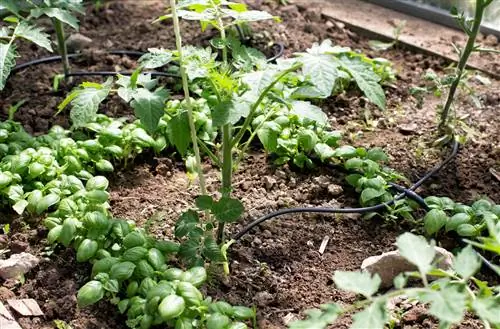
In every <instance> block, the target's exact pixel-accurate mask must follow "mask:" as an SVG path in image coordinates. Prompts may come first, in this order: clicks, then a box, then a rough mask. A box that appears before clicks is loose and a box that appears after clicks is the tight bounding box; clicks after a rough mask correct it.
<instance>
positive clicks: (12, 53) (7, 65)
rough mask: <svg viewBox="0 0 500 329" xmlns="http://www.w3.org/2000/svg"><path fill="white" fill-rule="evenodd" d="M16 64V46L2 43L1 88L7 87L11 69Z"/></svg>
mask: <svg viewBox="0 0 500 329" xmlns="http://www.w3.org/2000/svg"><path fill="white" fill-rule="evenodd" d="M15 65H16V46H15V45H13V44H10V43H0V90H3V88H5V84H6V83H7V78H8V77H9V74H10V71H11V70H12V68H13V67H14V66H15Z"/></svg>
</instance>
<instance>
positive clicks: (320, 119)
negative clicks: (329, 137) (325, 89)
mask: <svg viewBox="0 0 500 329" xmlns="http://www.w3.org/2000/svg"><path fill="white" fill-rule="evenodd" d="M291 113H293V114H295V115H297V116H298V117H299V118H303V119H309V120H311V121H314V122H316V123H318V124H319V125H326V124H327V123H328V117H327V116H326V114H325V113H324V112H323V111H322V110H321V108H319V107H318V106H316V105H313V104H311V103H310V102H303V101H294V102H292V108H291Z"/></svg>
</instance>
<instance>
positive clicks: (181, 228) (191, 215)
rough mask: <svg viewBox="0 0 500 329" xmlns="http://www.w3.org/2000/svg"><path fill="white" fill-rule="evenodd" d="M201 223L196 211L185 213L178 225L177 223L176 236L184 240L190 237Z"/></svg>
mask: <svg viewBox="0 0 500 329" xmlns="http://www.w3.org/2000/svg"><path fill="white" fill-rule="evenodd" d="M199 221H200V219H199V217H198V214H197V213H196V212H195V211H193V210H188V211H186V212H184V213H183V214H182V215H181V217H180V218H179V220H178V221H177V223H175V232H174V233H175V236H176V237H177V238H182V237H184V236H186V235H188V233H189V232H190V231H192V230H193V229H194V228H195V227H196V225H197V224H198V223H199Z"/></svg>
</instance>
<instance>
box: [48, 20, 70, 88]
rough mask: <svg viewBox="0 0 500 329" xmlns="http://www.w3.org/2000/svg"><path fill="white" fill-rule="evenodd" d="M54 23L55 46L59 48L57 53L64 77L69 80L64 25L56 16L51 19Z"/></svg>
mask: <svg viewBox="0 0 500 329" xmlns="http://www.w3.org/2000/svg"><path fill="white" fill-rule="evenodd" d="M52 23H53V24H54V29H55V30H56V37H57V48H58V50H59V55H60V56H61V57H62V64H63V72H64V78H65V79H68V81H69V82H71V80H72V79H71V77H68V74H69V59H68V49H67V48H66V38H65V37H64V26H63V23H62V22H61V21H60V20H58V19H57V18H53V19H52Z"/></svg>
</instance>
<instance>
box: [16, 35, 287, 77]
mask: <svg viewBox="0 0 500 329" xmlns="http://www.w3.org/2000/svg"><path fill="white" fill-rule="evenodd" d="M273 47H278V51H277V52H276V54H275V55H274V56H272V57H270V58H268V59H267V61H268V62H269V63H271V62H274V61H275V60H277V59H278V58H280V57H281V56H283V53H284V52H285V46H284V45H283V44H282V43H276V44H274V45H273ZM108 53H109V54H111V55H127V56H133V57H141V56H142V55H144V54H146V53H144V52H142V51H135V50H111V51H109V52H108ZM82 55H83V54H80V53H74V54H68V58H70V59H72V58H77V57H80V56H82ZM61 60H62V56H49V57H42V58H39V59H35V60H32V61H28V62H25V63H22V64H19V65H16V66H15V67H14V68H13V69H12V70H11V73H12V74H15V73H16V72H18V71H20V70H23V69H25V68H27V67H30V66H36V65H41V64H50V63H54V62H60V61H61ZM173 64H175V63H173ZM111 73H112V74H111ZM118 73H120V74H122V75H131V74H132V73H128V72H112V71H96V72H88V71H80V72H70V73H69V74H67V76H70V77H71V76H73V77H74V76H113V75H116V74H118ZM145 73H149V74H151V75H152V76H163V77H179V75H176V74H173V73H164V72H157V71H153V72H145Z"/></svg>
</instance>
